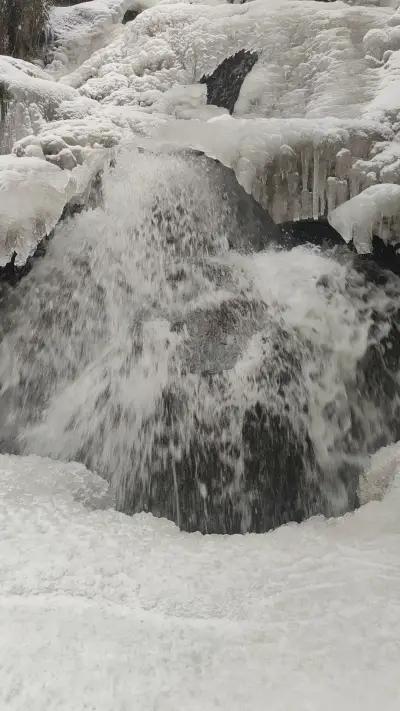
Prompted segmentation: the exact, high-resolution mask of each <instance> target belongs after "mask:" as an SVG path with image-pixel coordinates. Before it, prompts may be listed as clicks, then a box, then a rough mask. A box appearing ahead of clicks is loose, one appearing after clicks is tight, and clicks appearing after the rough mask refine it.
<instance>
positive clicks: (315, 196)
mask: <svg viewBox="0 0 400 711" xmlns="http://www.w3.org/2000/svg"><path fill="white" fill-rule="evenodd" d="M313 158H314V161H313V162H314V179H313V193H312V216H313V218H314V220H318V217H319V187H320V185H319V150H318V148H314V156H313Z"/></svg>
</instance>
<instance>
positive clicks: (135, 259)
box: [0, 149, 400, 532]
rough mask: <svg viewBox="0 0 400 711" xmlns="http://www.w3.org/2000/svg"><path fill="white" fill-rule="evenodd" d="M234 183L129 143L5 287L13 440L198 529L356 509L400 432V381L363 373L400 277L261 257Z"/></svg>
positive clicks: (8, 428) (208, 166)
mask: <svg viewBox="0 0 400 711" xmlns="http://www.w3.org/2000/svg"><path fill="white" fill-rule="evenodd" d="M238 195H239V193H237V194H233V192H231V183H229V182H226V181H224V179H223V174H222V173H221V170H220V169H219V168H218V167H217V166H216V164H214V163H213V162H212V161H209V160H207V159H201V158H199V157H190V156H187V155H183V154H182V155H168V154H163V155H156V154H153V155H151V154H149V153H146V154H144V153H140V152H138V151H137V150H134V149H130V150H129V151H125V152H122V153H121V155H120V156H119V157H118V159H117V162H116V165H115V166H114V168H110V170H109V171H108V172H107V173H106V174H105V176H104V181H103V199H102V204H101V205H99V206H98V207H97V208H96V209H94V210H89V211H86V212H83V213H81V214H79V215H76V216H74V217H73V218H70V219H69V220H67V221H66V222H64V223H62V224H60V225H59V227H58V228H57V230H56V233H55V236H54V238H53V240H52V241H51V242H50V244H49V247H48V251H47V254H46V256H45V258H44V259H42V260H38V261H37V263H36V264H35V267H34V269H33V270H32V272H31V273H30V274H29V275H28V276H27V277H26V278H24V280H23V281H22V282H21V283H20V284H19V285H18V287H17V288H15V289H14V290H12V289H9V290H6V291H5V293H4V294H3V296H2V299H1V304H0V308H1V313H2V326H1V328H2V342H1V346H0V383H1V396H0V397H1V400H0V407H1V414H0V436H1V444H2V450H3V451H17V452H23V453H37V454H40V455H44V456H51V457H54V458H58V459H63V460H79V461H82V462H84V463H85V464H86V465H87V466H88V467H89V468H90V469H92V470H94V471H97V472H98V473H99V474H101V475H102V476H104V477H106V478H107V479H109V480H110V482H111V483H112V486H113V489H114V491H115V498H116V505H117V507H118V508H120V509H121V510H123V511H126V512H128V513H132V512H135V511H140V510H150V511H152V512H153V513H154V514H155V515H165V516H168V517H169V518H172V519H173V520H175V521H176V522H177V523H178V525H180V526H181V527H183V528H185V529H187V530H201V531H203V532H210V531H215V532H225V531H226V532H234V531H247V530H266V529H267V528H269V527H271V526H275V525H278V524H279V523H282V522H283V521H285V520H291V519H295V520H300V519H301V518H304V516H307V515H310V514H312V513H316V512H321V511H322V512H323V513H326V514H329V515H331V514H333V515H336V514H339V513H341V512H343V511H346V510H348V509H349V508H352V507H353V506H354V505H355V504H356V496H355V489H356V486H357V475H358V472H359V471H360V469H361V468H362V466H363V464H364V460H365V456H366V454H367V453H368V452H369V451H373V450H374V448H376V447H377V446H379V445H380V444H382V443H385V442H388V441H392V440H393V439H394V438H395V436H396V431H395V427H396V425H395V422H396V421H397V412H398V409H397V408H398V405H399V399H398V396H397V392H396V390H395V389H392V391H391V392H388V393H386V395H385V393H383V394H382V392H381V390H382V388H381V384H380V383H378V384H377V385H376V387H375V385H374V384H373V383H372V384H371V380H370V378H369V376H370V375H371V373H370V372H369V371H368V368H373V367H375V366H374V362H375V363H376V362H377V361H376V358H378V361H379V353H380V350H381V348H382V346H381V341H384V340H385V338H386V337H387V336H388V334H389V332H390V329H391V319H392V317H393V314H394V313H395V311H396V309H397V308H399V307H400V299H399V293H400V290H399V288H398V284H397V280H396V278H395V277H391V276H389V275H388V276H387V277H385V278H384V279H382V280H377V281H376V282H371V281H370V280H369V279H368V277H366V276H365V275H364V273H363V272H362V271H359V270H356V269H355V268H354V267H353V263H352V257H351V255H350V254H347V255H346V254H345V253H344V252H341V251H340V250H339V251H337V252H333V251H332V252H330V253H322V252H321V251H320V250H319V249H317V248H315V247H314V248H313V247H309V246H299V247H296V248H294V249H292V250H291V251H282V250H278V249H276V248H274V247H273V246H268V244H267V243H268V240H267V242H266V247H267V249H266V250H264V251H261V252H257V253H250V247H251V246H255V247H256V248H257V249H259V247H260V229H261V227H260V223H259V221H258V219H257V218H256V217H255V218H254V219H250V218H249V219H247V217H246V220H245V221H244V220H243V215H242V212H243V209H244V208H243V204H241V203H240V199H241V198H240V199H239V197H238ZM241 215H242V217H241ZM272 233H273V229H272V228H271V241H272V237H273V234H272ZM371 348H372V351H371V352H373V353H374V354H375V356H376V358H375V361H371V364H370V365H369V366H368V367H367V368H366V369H363V368H362V367H361V366H360V363H363V362H364V361H365V359H366V358H367V357H369V355H368V354H369V353H370V350H371ZM376 354H378V355H376ZM363 359H364V361H363ZM378 366H379V367H380V365H379V363H378ZM377 391H379V392H377Z"/></svg>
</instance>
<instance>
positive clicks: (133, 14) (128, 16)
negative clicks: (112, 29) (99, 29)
mask: <svg viewBox="0 0 400 711" xmlns="http://www.w3.org/2000/svg"><path fill="white" fill-rule="evenodd" d="M140 13H141V10H127V11H126V13H125V15H124V16H123V18H122V24H123V25H126V24H127V22H132V21H133V20H136V18H137V16H138V15H140Z"/></svg>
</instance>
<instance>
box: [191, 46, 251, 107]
mask: <svg viewBox="0 0 400 711" xmlns="http://www.w3.org/2000/svg"><path fill="white" fill-rule="evenodd" d="M257 60H258V54H257V53H256V52H249V51H247V50H245V49H241V50H240V52H237V53H236V54H235V55H234V56H233V57H228V58H227V59H224V61H223V62H222V63H221V64H220V65H219V66H218V67H217V68H216V69H215V71H214V72H213V73H212V74H211V75H210V76H206V75H204V76H203V77H202V78H201V79H200V83H202V84H207V104H215V105H216V106H221V107H222V108H224V109H228V111H229V113H231V114H232V113H233V110H234V108H235V104H236V101H237V100H238V97H239V93H240V89H241V88H242V84H243V81H244V79H245V78H246V76H247V74H248V73H249V71H250V70H251V69H252V68H253V67H254V65H255V63H256V62H257Z"/></svg>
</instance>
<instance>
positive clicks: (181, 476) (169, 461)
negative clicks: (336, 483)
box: [117, 303, 354, 534]
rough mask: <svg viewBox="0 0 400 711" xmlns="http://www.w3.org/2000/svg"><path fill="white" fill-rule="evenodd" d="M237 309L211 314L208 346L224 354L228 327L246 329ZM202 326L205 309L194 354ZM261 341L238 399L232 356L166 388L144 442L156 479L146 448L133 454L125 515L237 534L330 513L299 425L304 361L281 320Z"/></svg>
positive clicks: (122, 497)
mask: <svg viewBox="0 0 400 711" xmlns="http://www.w3.org/2000/svg"><path fill="white" fill-rule="evenodd" d="M237 309H238V304H237V303H233V304H230V305H229V304H224V305H223V306H222V307H221V308H215V309H214V310H213V313H212V312H211V311H210V310H208V311H206V312H204V314H203V319H204V326H206V324H210V326H209V329H208V332H207V338H208V348H212V347H213V346H214V347H215V348H216V351H217V353H218V350H219V347H220V338H221V328H218V324H221V322H224V323H225V324H228V326H225V328H224V329H223V330H224V332H225V335H226V332H227V330H228V328H229V326H230V327H231V328H232V329H233V331H235V330H237V327H238V324H237V322H236V319H237ZM243 309H244V305H243ZM262 310H264V309H262ZM242 316H243V317H244V312H243V311H242ZM264 317H265V313H264ZM193 321H194V322H195V323H193ZM198 321H199V314H198V313H196V314H193V315H190V316H189V318H188V332H189V333H190V334H194V336H195V337H194V339H193V338H191V335H189V338H188V344H187V346H186V347H187V348H189V349H191V350H192V351H193V352H195V353H197V349H198V343H197V340H196V336H197V333H198ZM258 325H259V324H258ZM254 327H256V326H254ZM239 332H240V334H241V338H242V339H243V341H245V340H246V339H245V336H244V333H243V329H240V331H239ZM271 344H273V347H272V349H271ZM260 345H261V349H264V350H261V352H260V360H259V363H258V365H257V367H256V369H255V371H254V372H253V373H252V374H251V375H248V376H247V377H245V380H244V382H242V383H241V385H239V391H240V395H239V397H235V394H234V392H233V391H234V388H235V379H236V375H235V374H234V370H232V373H231V375H230V374H229V372H228V371H227V370H223V368H224V367H226V366H228V365H231V367H232V368H234V365H235V364H228V363H227V362H226V361H224V359H223V358H221V359H220V358H218V359H217V360H218V362H219V363H220V367H219V372H216V369H215V368H214V369H213V371H214V372H210V370H209V369H208V370H207V372H201V373H193V372H192V373H189V372H187V373H183V374H182V379H181V382H180V386H179V387H171V388H168V389H165V390H164V392H163V394H162V397H161V399H160V401H159V403H158V407H157V413H156V417H155V420H152V421H147V422H146V423H145V424H144V431H145V436H144V437H142V439H146V441H147V442H148V441H150V440H151V439H152V438H153V444H152V447H151V451H150V452H148V453H147V456H148V459H147V461H146V463H145V467H146V471H147V475H146V477H141V475H140V471H141V470H142V468H143V465H144V461H143V452H142V453H139V452H137V451H134V452H132V458H131V468H129V470H128V471H126V473H125V476H124V477H123V479H122V481H121V482H120V486H119V487H118V489H117V506H118V508H119V509H120V510H121V511H124V512H125V513H129V514H133V513H136V512H139V511H143V510H145V511H151V512H152V513H153V514H154V515H156V516H163V517H167V518H169V519H172V520H173V521H175V522H176V523H177V524H178V525H179V526H180V527H181V528H183V529H184V530H187V531H201V532H202V533H228V534H232V533H244V532H246V531H255V532H262V531H267V530H269V529H271V528H274V527H276V526H279V525H280V524H282V523H286V522H288V521H301V520H303V519H304V518H306V517H308V516H310V515H311V514H313V513H317V512H321V511H327V508H326V502H324V494H323V491H322V486H321V485H322V482H323V477H322V476H321V472H319V470H318V465H317V464H316V461H315V457H314V452H313V447H312V444H311V441H310V438H309V436H308V434H307V429H306V427H305V426H302V425H301V424H300V425H299V418H298V412H297V410H302V409H306V402H305V398H306V396H305V393H304V392H303V387H302V384H301V355H300V353H297V354H295V353H293V351H292V350H291V348H292V345H293V341H292V339H291V338H290V336H289V334H288V333H286V332H285V331H284V330H283V329H281V328H280V327H277V326H276V324H273V323H271V327H270V328H268V329H267V332H266V333H265V335H264V336H263V337H261V339H260ZM271 353H273V359H271ZM219 355H220V354H219ZM231 357H232V354H231ZM200 361H202V356H200ZM198 365H199V367H203V363H200V362H199V363H198ZM294 392H295V393H296V396H295V397H293V393H294ZM271 393H273V394H271ZM289 393H290V394H291V396H289ZM286 396H288V401H290V402H291V406H290V407H289V405H288V404H287V402H286ZM291 408H293V409H294V410H295V411H291ZM353 505H354V502H353V501H351V502H350V504H349V506H350V508H351V507H353Z"/></svg>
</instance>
